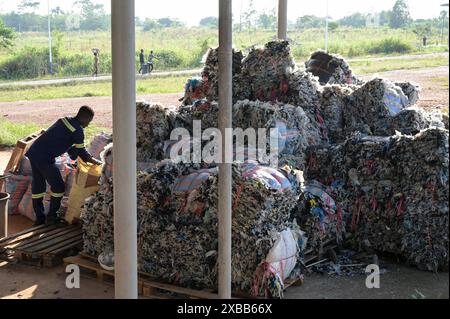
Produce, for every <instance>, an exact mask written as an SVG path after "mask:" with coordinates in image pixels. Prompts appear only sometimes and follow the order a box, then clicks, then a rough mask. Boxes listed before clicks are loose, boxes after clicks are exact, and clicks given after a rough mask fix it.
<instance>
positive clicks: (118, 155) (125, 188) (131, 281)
mask: <svg viewBox="0 0 450 319" xmlns="http://www.w3.org/2000/svg"><path fill="white" fill-rule="evenodd" d="M134 10H135V2H134V0H127V1H123V0H111V19H112V21H111V26H112V30H111V43H112V61H113V62H112V89H113V90H112V97H113V136H114V162H113V169H114V170H113V171H114V257H115V258H114V259H115V296H116V298H118V299H136V298H137V297H138V286H137V278H138V277H137V213H136V210H137V200H136V82H135V74H136V73H135V72H136V66H135V20H134V17H135V11H134Z"/></svg>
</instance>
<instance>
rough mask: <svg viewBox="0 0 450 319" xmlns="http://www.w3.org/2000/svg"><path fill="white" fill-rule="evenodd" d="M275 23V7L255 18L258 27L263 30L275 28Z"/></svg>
mask: <svg viewBox="0 0 450 319" xmlns="http://www.w3.org/2000/svg"><path fill="white" fill-rule="evenodd" d="M276 23H277V16H276V14H275V9H273V10H271V11H269V12H263V13H261V14H260V15H259V16H258V19H257V24H258V27H259V28H262V29H264V30H273V29H275V26H276Z"/></svg>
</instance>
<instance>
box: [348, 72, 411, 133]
mask: <svg viewBox="0 0 450 319" xmlns="http://www.w3.org/2000/svg"><path fill="white" fill-rule="evenodd" d="M410 105H411V103H410V101H409V99H408V97H407V96H406V95H405V94H404V93H403V91H402V89H401V88H400V87H399V86H396V85H395V84H394V83H392V82H390V81H387V80H384V79H379V78H376V79H373V80H371V81H369V82H367V83H365V84H364V85H363V86H361V87H360V88H358V89H357V90H355V91H354V92H353V94H351V95H350V96H349V97H348V98H347V99H346V103H345V104H344V111H343V119H344V123H343V125H344V134H345V135H346V136H350V135H351V134H352V133H353V132H355V131H359V132H362V133H365V134H369V135H379V136H384V135H385V133H386V131H387V129H388V128H389V122H390V121H389V118H390V117H393V116H395V115H397V114H398V113H399V112H400V111H402V110H403V109H405V108H406V107H408V106H410Z"/></svg>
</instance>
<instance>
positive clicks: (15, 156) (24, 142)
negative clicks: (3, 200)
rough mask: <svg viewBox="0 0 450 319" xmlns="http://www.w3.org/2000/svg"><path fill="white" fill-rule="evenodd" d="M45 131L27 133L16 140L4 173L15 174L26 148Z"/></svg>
mask: <svg viewBox="0 0 450 319" xmlns="http://www.w3.org/2000/svg"><path fill="white" fill-rule="evenodd" d="M44 133H45V130H40V131H38V132H35V133H33V134H30V135H28V136H27V137H24V138H22V139H20V140H18V141H17V144H16V147H14V151H13V152H12V154H11V157H10V159H9V162H8V164H7V165H6V168H5V173H4V175H7V174H9V173H13V174H16V173H17V172H18V171H19V168H20V162H21V161H22V159H23V157H24V156H25V154H26V152H27V151H28V149H29V148H30V147H31V145H33V143H34V141H36V140H37V139H38V138H39V137H40V136H41V135H42V134H44ZM3 184H4V181H3V180H0V190H2V189H3Z"/></svg>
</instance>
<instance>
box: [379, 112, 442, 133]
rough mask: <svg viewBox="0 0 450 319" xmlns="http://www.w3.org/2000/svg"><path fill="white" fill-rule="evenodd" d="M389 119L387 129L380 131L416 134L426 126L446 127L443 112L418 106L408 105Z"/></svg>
mask: <svg viewBox="0 0 450 319" xmlns="http://www.w3.org/2000/svg"><path fill="white" fill-rule="evenodd" d="M388 120H389V125H388V126H387V127H386V131H385V132H380V133H383V135H386V136H389V135H395V134H396V132H400V133H402V134H405V135H416V134H418V133H419V132H420V131H422V130H424V129H426V128H442V129H445V128H446V127H445V124H444V118H443V115H442V112H440V111H434V112H429V111H425V110H423V109H422V108H418V107H408V108H406V109H404V110H402V111H401V112H400V113H398V114H397V115H396V116H394V117H391V118H389V119H388Z"/></svg>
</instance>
